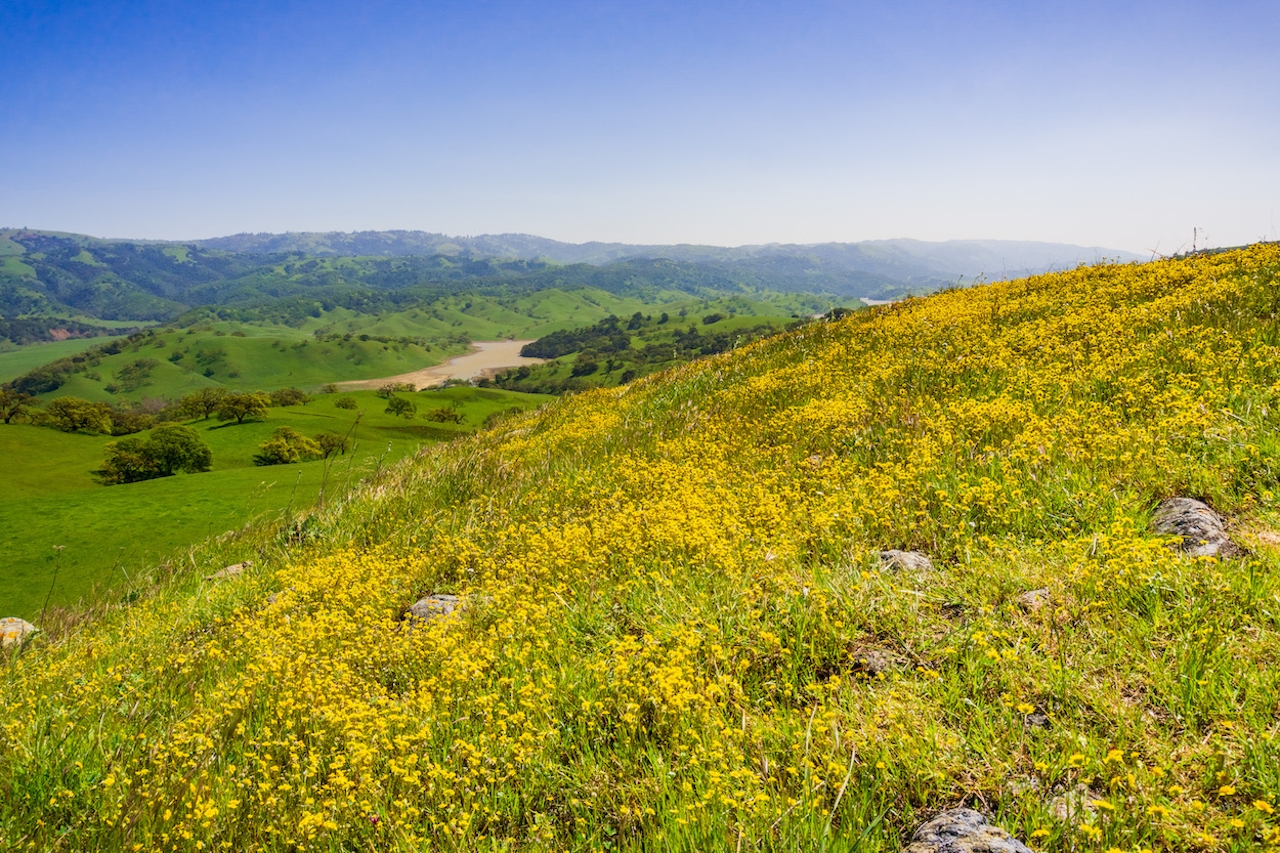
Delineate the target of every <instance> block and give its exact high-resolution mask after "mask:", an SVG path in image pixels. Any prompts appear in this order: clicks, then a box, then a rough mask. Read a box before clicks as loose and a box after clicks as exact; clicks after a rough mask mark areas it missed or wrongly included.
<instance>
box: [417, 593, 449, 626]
mask: <svg viewBox="0 0 1280 853" xmlns="http://www.w3.org/2000/svg"><path fill="white" fill-rule="evenodd" d="M461 604H462V602H461V601H460V600H459V599H458V596H456V595H449V594H448V593H443V592H441V593H435V594H433V595H428V596H427V597H426V598H421V599H418V600H417V601H415V602H414V603H413V604H411V605H409V612H408V613H406V614H405V621H406V622H408V623H409V625H411V626H413V625H425V624H426V623H428V622H430V621H431V620H432V619H437V618H439V617H441V616H448V615H449V614H451V613H453V612H454V611H455V610H457V609H458V608H459V607H460V606H461Z"/></svg>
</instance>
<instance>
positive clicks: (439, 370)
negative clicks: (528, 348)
mask: <svg viewBox="0 0 1280 853" xmlns="http://www.w3.org/2000/svg"><path fill="white" fill-rule="evenodd" d="M529 343H533V342H532V341H473V342H472V343H471V352H469V353H465V354H463V355H458V356H454V357H453V358H451V359H449V360H448V361H446V362H445V363H444V364H436V365H433V366H431V367H424V368H423V369H421V370H415V371H412V372H411V373H401V374H400V375H399V376H384V377H383V378H381V379H359V380H355V381H351V382H336V383H334V384H335V385H337V386H338V387H339V388H345V389H349V390H353V391H355V390H362V389H374V388H381V387H382V386H383V385H387V384H389V383H393V382H394V383H407V384H410V385H412V386H413V387H414V388H415V389H421V388H430V387H432V386H435V385H443V384H444V382H445V380H447V379H461V380H463V381H469V380H472V379H479V378H481V377H486V376H487V377H492V376H494V375H495V374H498V373H501V372H502V371H504V370H507V369H509V368H512V367H520V366H521V365H525V364H541V363H542V362H543V361H545V359H541V358H528V357H527V356H522V355H520V348H521V347H523V346H524V345H525V344H529Z"/></svg>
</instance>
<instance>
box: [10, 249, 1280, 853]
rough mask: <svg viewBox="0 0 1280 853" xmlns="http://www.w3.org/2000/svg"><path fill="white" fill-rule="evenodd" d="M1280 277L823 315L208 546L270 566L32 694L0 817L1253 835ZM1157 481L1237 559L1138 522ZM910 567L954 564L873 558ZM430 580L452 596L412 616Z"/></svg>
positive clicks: (945, 297)
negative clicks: (972, 825) (1225, 534)
mask: <svg viewBox="0 0 1280 853" xmlns="http://www.w3.org/2000/svg"><path fill="white" fill-rule="evenodd" d="M1278 269H1280V250H1277V248H1276V247H1274V246H1258V247H1253V248H1251V249H1249V250H1246V251H1240V252H1234V253H1224V254H1222V255H1216V256H1212V257H1195V258H1191V259H1187V260H1184V261H1178V262H1162V263H1156V264H1149V265H1145V266H1143V267H1130V266H1103V267H1097V268H1092V269H1079V270H1075V271H1072V272H1068V273H1061V274H1057V275H1050V276H1042V277H1037V278H1033V279H1027V280H1022V281H1017V282H1010V283H1002V284H998V285H991V286H986V287H982V288H976V289H973V290H969V291H963V292H953V293H946V294H942V295H939V296H937V297H934V298H930V299H926V300H912V301H909V302H907V303H903V304H900V305H895V306H892V307H890V308H888V309H879V310H877V311H875V312H874V313H873V315H872V316H866V317H862V316H855V317H852V318H849V319H847V320H845V321H843V322H840V323H835V324H816V325H813V326H810V327H807V328H805V329H803V330H800V331H798V332H796V333H793V334H790V335H785V336H781V337H779V338H775V339H770V340H766V341H763V342H760V343H757V344H753V345H750V346H748V347H745V348H743V350H741V351H738V352H735V353H732V354H727V355H724V356H719V357H715V358H712V359H709V360H707V361H703V362H697V363H693V364H690V365H687V366H684V367H681V368H678V369H676V370H674V371H671V372H669V373H667V374H664V375H660V376H652V377H647V378H645V379H642V380H640V381H639V382H637V383H635V384H633V385H632V386H629V387H627V388H623V389H609V390H607V391H600V392H590V393H585V394H582V395H579V396H576V397H574V398H572V399H571V400H568V401H565V402H564V403H562V404H559V405H555V406H552V407H550V408H548V409H546V410H544V411H543V412H542V413H540V414H538V415H536V416H531V417H529V418H526V419H524V420H522V421H520V422H516V423H512V424H510V425H509V426H508V428H506V429H504V430H501V431H498V432H491V433H488V434H484V435H481V436H479V437H476V438H474V439H468V440H464V441H463V442H460V443H458V444H455V445H451V446H448V447H445V448H440V449H436V450H434V451H432V452H430V453H428V454H425V455H424V456H422V457H420V458H419V459H418V460H416V461H415V463H414V464H413V465H412V466H409V467H406V468H404V469H403V470H402V471H401V472H399V474H398V475H397V476H395V477H388V478H385V479H383V480H382V481H380V482H379V483H377V484H373V485H371V486H370V487H369V488H367V489H366V490H365V491H364V492H363V493H362V494H361V495H360V496H359V497H357V498H355V499H353V500H351V501H348V502H344V504H343V505H342V506H341V507H332V508H330V509H328V510H326V511H324V512H321V513H317V514H315V515H313V516H311V517H310V519H309V520H308V522H307V525H306V528H307V531H308V537H305V540H309V541H292V540H291V539H289V538H288V537H273V535H272V533H271V531H269V530H259V531H250V532H247V533H246V534H245V535H244V537H243V538H241V539H240V540H237V541H227V542H223V543H215V545H214V546H211V550H209V551H206V552H202V553H200V554H198V555H193V560H194V561H195V562H196V563H197V565H198V566H200V567H204V566H215V565H217V564H219V563H220V562H221V561H223V560H226V561H228V562H229V561H231V559H232V558H233V557H235V558H237V559H239V558H243V557H244V556H253V555H256V556H257V557H258V559H259V561H260V565H259V566H257V567H255V570H254V571H253V572H251V573H250V574H249V575H248V576H247V577H244V578H242V579H240V580H239V581H236V582H232V583H227V584H222V585H218V586H214V587H211V586H209V585H208V584H202V583H200V582H199V581H198V579H197V578H195V577H194V576H187V577H177V578H175V580H174V583H173V585H172V586H170V587H166V588H164V589H162V590H160V591H159V592H158V593H157V594H156V595H155V596H154V597H152V598H149V599H146V600H144V601H141V602H139V603H138V604H137V605H135V606H133V607H131V608H129V609H128V610H126V611H123V612H120V613H118V614H115V615H114V616H112V617H110V618H108V619H106V620H105V621H103V622H102V623H101V624H99V625H98V626H95V627H94V628H92V629H89V630H86V631H85V632H83V633H81V634H79V635H76V636H73V637H70V638H68V639H66V640H65V641H63V642H61V643H59V644H57V645H54V646H51V647H48V648H45V649H40V648H32V649H30V650H29V653H28V654H26V655H24V656H23V657H22V658H20V659H18V660H17V661H16V662H14V663H13V664H12V666H11V669H10V670H9V671H8V672H7V674H6V676H5V683H4V685H3V687H4V692H5V695H6V697H7V698H8V701H7V703H6V705H5V707H4V710H3V712H0V747H3V748H0V831H3V833H4V834H5V835H6V837H8V838H9V839H10V841H11V846H13V847H15V848H23V847H27V846H29V847H31V848H32V849H48V848H50V847H55V846H59V845H61V846H65V847H68V848H76V849H109V850H115V849H133V848H134V846H135V845H141V848H142V849H176V850H189V849H198V845H199V846H200V847H202V848H203V849H208V848H210V847H214V848H216V847H219V846H222V845H229V846H230V847H232V848H235V849H246V850H251V849H263V850H285V849H301V848H304V847H305V848H306V849H322V850H349V849H363V848H370V849H421V848H422V847H424V846H429V847H431V848H438V849H456V850H463V849H466V850H475V849H481V850H524V849H530V850H532V849H547V848H560V849H575V850H579V849H580V850H588V849H605V848H611V849H634V850H641V849H669V850H707V849H725V848H730V847H733V848H735V849H736V848H738V847H739V846H741V847H742V849H778V850H781V849H825V850H852V849H855V848H856V849H859V850H894V849H898V847H899V846H900V844H901V840H902V838H903V836H904V834H905V833H906V832H907V831H909V829H910V828H911V827H913V826H914V825H915V824H916V823H918V822H919V820H920V819H921V818H922V817H923V816H924V815H926V814H928V813H929V812H931V811H932V810H935V809H937V808H940V807H942V806H945V805H950V804H954V803H956V802H959V801H973V802H980V803H981V804H982V805H983V807H984V808H985V809H986V810H988V811H989V812H993V813H994V815H995V817H996V819H997V821H998V822H999V823H1001V824H1002V825H1005V826H1006V827H1008V828H1009V829H1011V830H1013V831H1014V832H1016V833H1017V834H1019V835H1021V836H1022V837H1024V838H1027V839H1029V840H1031V841H1032V842H1033V843H1034V844H1035V845H1036V846H1038V847H1043V848H1046V849H1052V850H1067V849H1077V850H1080V849H1082V850H1098V851H1103V850H1111V849H1123V850H1134V849H1152V850H1184V849H1204V850H1244V849H1258V848H1259V847H1266V846H1268V845H1270V846H1276V845H1277V844H1280V829H1278V828H1277V824H1276V820H1275V817H1274V814H1273V812H1274V810H1275V808H1276V803H1277V797H1280V769H1278V768H1280V746H1278V745H1277V742H1276V733H1275V728H1274V726H1275V717H1274V714H1275V708H1276V707H1277V705H1278V703H1280V671H1278V670H1277V667H1276V666H1275V663H1276V662H1277V659H1280V654H1278V652H1277V649H1280V639H1278V633H1277V632H1278V631H1280V613H1278V612H1277V610H1276V608H1275V601H1276V600H1280V599H1277V596H1278V595H1280V572H1278V560H1277V553H1276V551H1275V549H1274V546H1273V545H1268V544H1267V543H1268V542H1274V541H1275V540H1274V537H1272V536H1269V535H1265V534H1267V530H1266V529H1265V528H1267V527H1268V526H1269V525H1272V524H1274V523H1275V521H1276V506H1275V494H1274V490H1275V487H1276V480H1277V476H1276V470H1275V468H1274V464H1275V463H1274V460H1275V459H1276V457H1277V454H1276V451H1277V449H1278V448H1277V447H1276V439H1275V438H1274V436H1275V435H1276V427H1277V426H1280V425H1278V424H1277V423H1276V420H1277V418H1278V417H1280V415H1277V403H1280V400H1277V396H1278V395H1280V359H1278V358H1277V356H1280V350H1278V348H1277V328H1276V311H1277V306H1278V304H1280V300H1277V298H1276V293H1277V284H1276V274H1277V270H1278ZM1173 493H1191V494H1198V495H1201V496H1204V497H1208V498H1209V499H1211V500H1212V501H1213V502H1214V503H1215V505H1216V506H1218V507H1219V508H1220V509H1222V510H1224V511H1227V512H1230V513H1232V514H1233V515H1235V516H1236V517H1237V530H1236V535H1237V536H1239V537H1240V538H1241V539H1242V540H1244V541H1245V542H1246V544H1250V545H1252V546H1253V547H1254V548H1255V554H1254V555H1253V556H1251V557H1249V558H1246V559H1244V560H1237V561H1226V562H1219V561H1216V560H1213V559H1197V560H1192V559H1188V558H1185V557H1183V556H1181V555H1180V554H1179V553H1177V552H1176V551H1174V550H1171V549H1170V548H1169V547H1167V545H1168V543H1167V542H1165V541H1164V540H1162V539H1161V538H1159V537H1154V536H1151V535H1149V534H1148V533H1147V532H1146V524H1147V521H1148V517H1149V512H1150V508H1151V506H1152V504H1153V502H1154V500H1155V499H1157V498H1159V497H1162V496H1165V495H1168V494H1173ZM892 546H898V547H906V546H915V547H922V548H926V549H928V550H929V551H930V552H931V553H932V554H933V555H934V557H935V559H936V560H938V561H939V564H940V569H939V571H938V572H937V573H936V574H933V575H930V576H924V577H916V576H911V575H894V574H889V573H885V572H881V571H879V570H878V569H877V568H876V566H875V563H874V560H873V558H872V555H871V552H873V551H874V550H876V549H879V548H882V547H892ZM1041 587H1043V588H1047V590H1048V602H1049V603H1048V604H1047V605H1046V606H1044V607H1041V608H1039V609H1035V610H1027V609H1023V608H1021V607H1019V606H1017V605H1016V604H1015V597H1016V596H1017V595H1018V594H1019V593H1021V592H1023V591H1026V590H1029V589H1035V588H1041ZM431 591H449V592H456V593H461V594H463V595H464V596H467V601H468V604H467V606H466V608H465V609H464V611H463V613H462V614H461V616H460V617H458V618H452V619H446V620H440V621H437V622H435V623H433V624H431V625H430V626H428V627H426V628H420V629H417V630H405V629H404V627H403V626H402V625H400V624H399V623H398V622H397V617H398V615H399V614H400V613H401V612H402V610H403V608H404V607H405V606H406V605H407V604H408V603H410V602H411V601H413V600H414V599H415V598H416V597H417V596H419V595H421V594H423V593H426V592H431ZM269 595H271V596H273V597H272V598H268V596H269ZM873 655H875V656H878V659H880V660H881V661H883V664H884V665H879V664H877V665H876V666H870V665H869V664H868V663H867V662H868V661H869V660H871V659H872V656H873ZM1033 713H1044V714H1046V715H1047V717H1048V719H1049V727H1048V728H1047V729H1042V728H1035V727H1028V726H1027V720H1028V717H1029V715H1031V714H1033ZM1062 798H1066V799H1065V800H1064V799H1062ZM1060 803H1061V804H1063V805H1061V807H1059V804H1060Z"/></svg>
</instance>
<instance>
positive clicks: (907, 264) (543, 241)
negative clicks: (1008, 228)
mask: <svg viewBox="0 0 1280 853" xmlns="http://www.w3.org/2000/svg"><path fill="white" fill-rule="evenodd" d="M191 244H192V245H197V246H201V247H204V248H209V249H220V250H223V251H229V252H257V253H262V252H305V253H307V254H313V255H318V256H321V257H323V256H353V257H359V256H397V255H465V256H469V257H483V258H511V259H523V260H547V261H552V262H554V263H559V264H591V265H593V266H601V265H604V264H609V263H613V262H615V261H620V260H630V259H634V258H665V259H668V260H673V261H682V262H686V263H728V262H741V261H750V260H756V259H759V258H767V257H798V258H813V259H816V260H821V261H825V262H827V263H831V264H834V265H836V266H839V267H843V268H845V269H848V270H853V271H856V272H866V273H874V274H876V275H882V276H886V277H888V278H892V279H895V280H898V281H904V282H913V281H918V282H920V283H925V282H929V283H935V284H936V283H937V282H938V281H939V280H942V281H955V280H957V279H959V278H960V277H964V278H967V279H971V280H972V279H976V278H978V277H979V276H983V277H985V278H987V279H1003V278H1017V277H1022V276H1026V275H1034V274H1036V273H1041V272H1047V271H1049V270H1052V269H1064V268H1071V267H1075V266H1078V265H1079V264H1082V263H1084V264H1092V263H1097V262H1099V261H1102V260H1114V261H1119V262H1122V263H1125V262H1130V261H1141V260H1144V258H1143V257H1142V256H1141V255H1138V254H1135V253H1133V252H1128V251H1125V250H1122V249H1109V248H1106V247H1102V246H1077V245H1074V244H1069V243H1047V242H1032V241H1020V240H948V241H944V242H928V241H924V240H912V239H906V238H902V239H893V240H865V241H861V242H853V243H766V244H759V245H746V246H736V247H727V246H710V245H699V244H691V243H682V244H671V245H667V244H633V243H602V242H589V243H565V242H561V241H559V240H552V239H549V238H546V237H538V236H535V235H532V234H483V235H480V236H478V237H455V236H450V235H448V234H437V233H433V232H429V231H352V232H344V231H326V232H319V231H302V232H290V233H285V234H267V233H262V234H249V233H243V234H234V235H230V236H227V237H215V238H212V239H208V240H194V241H191Z"/></svg>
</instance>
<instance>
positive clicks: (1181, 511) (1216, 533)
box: [1151, 498, 1241, 557]
mask: <svg viewBox="0 0 1280 853" xmlns="http://www.w3.org/2000/svg"><path fill="white" fill-rule="evenodd" d="M1151 529H1152V530H1154V531H1155V532H1156V533H1163V534H1166V535H1168V536H1181V537H1182V550H1183V551H1185V552H1186V553H1187V554H1190V555H1191V556H1192V557H1210V556H1218V557H1232V556H1235V555H1237V554H1239V553H1241V549H1240V547H1239V546H1237V545H1236V544H1235V543H1234V542H1232V541H1231V537H1230V536H1228V535H1227V528H1226V524H1225V523H1224V522H1223V520H1222V516H1220V515H1218V514H1217V513H1216V512H1214V511H1213V510H1212V509H1210V508H1209V506H1208V504H1205V503H1203V502H1202V501H1198V500H1195V499H1194V498H1168V499H1166V500H1163V501H1161V502H1160V505H1159V506H1158V507H1156V514H1155V517H1154V518H1152V519H1151Z"/></svg>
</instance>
